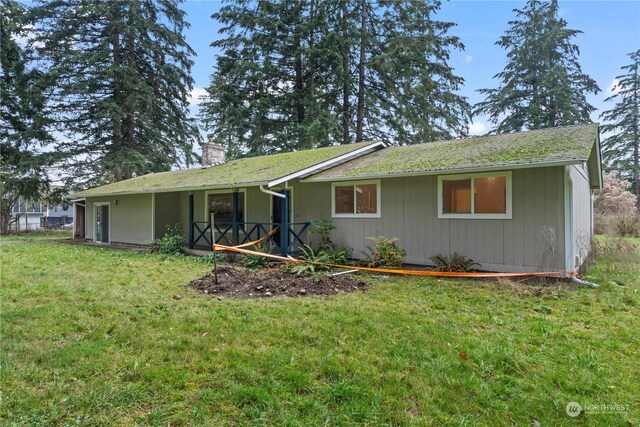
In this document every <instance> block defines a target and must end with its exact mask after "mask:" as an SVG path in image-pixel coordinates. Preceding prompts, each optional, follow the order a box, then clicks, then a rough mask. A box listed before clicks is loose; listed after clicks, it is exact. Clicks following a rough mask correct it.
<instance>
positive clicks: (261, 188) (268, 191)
mask: <svg viewBox="0 0 640 427" xmlns="http://www.w3.org/2000/svg"><path fill="white" fill-rule="evenodd" d="M260 191H262V192H263V193H265V194H271V195H272V196H276V197H280V198H281V199H284V198H285V197H287V196H285V195H284V194H282V193H278V192H276V191H271V190H267V189H266V188H264V185H261V186H260Z"/></svg>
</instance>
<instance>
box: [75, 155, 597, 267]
mask: <svg viewBox="0 0 640 427" xmlns="http://www.w3.org/2000/svg"><path fill="white" fill-rule="evenodd" d="M437 181H438V180H437V176H412V177H395V178H384V179H382V180H381V198H382V203H381V205H382V208H381V210H382V212H381V217H380V218H332V217H331V183H329V182H319V183H301V182H299V181H293V182H291V183H290V187H291V188H292V189H293V211H294V216H293V219H292V221H293V222H304V221H311V220H320V219H331V220H333V221H334V223H335V224H336V226H337V227H338V229H337V230H336V231H335V232H334V233H333V240H334V242H335V243H336V244H338V245H344V246H349V247H351V248H352V249H353V251H352V256H353V257H354V258H362V256H363V254H362V252H363V251H365V250H366V248H367V246H370V245H371V244H372V242H371V241H370V240H368V239H367V238H368V237H374V236H385V237H398V238H399V239H400V245H401V246H402V247H403V248H404V249H405V250H406V251H407V257H406V262H408V263H413V264H428V263H429V261H428V257H430V256H432V255H434V254H437V253H445V254H449V253H453V252H458V253H460V254H463V255H467V256H469V257H471V258H473V259H474V260H476V261H477V262H479V263H481V264H482V268H483V269H487V270H502V271H536V270H547V269H553V270H556V269H558V270H562V269H564V265H565V260H564V258H565V255H564V252H565V251H564V238H565V235H564V227H565V219H564V181H565V168H564V167H546V168H535V169H516V170H513V171H512V184H513V218H512V219H490V220H489V219H439V218H438V212H437V205H438V203H437ZM230 191H231V190H230ZM245 191H246V192H247V198H246V209H247V222H250V223H253V222H260V223H269V222H271V210H270V207H271V201H270V199H271V196H270V195H267V194H264V193H262V192H261V191H260V189H259V188H258V187H246V188H245ZM205 194H206V193H205V191H194V192H193V195H194V219H195V220H196V221H206V220H207V218H206V214H205V206H206V201H205ZM584 198H585V196H583V195H580V196H578V195H577V194H576V200H574V201H573V202H574V203H576V204H579V206H580V207H579V209H586V207H587V206H588V207H589V208H590V203H589V200H584ZM110 199H111V198H108V199H107V200H110ZM118 199H119V205H118V206H117V207H116V208H115V209H112V213H113V214H112V215H113V216H112V221H113V222H112V240H113V241H119V242H123V243H140V244H144V243H148V242H149V241H150V240H151V215H150V212H151V195H150V194H141V195H132V196H119V197H118ZM96 200H100V199H89V200H88V201H87V206H88V209H87V212H89V213H91V214H93V209H92V204H91V202H92V201H96ZM188 200H189V192H181V193H156V195H155V221H154V231H155V234H156V237H161V236H162V233H163V232H164V227H165V226H166V225H167V224H172V223H175V222H178V221H181V222H182V224H183V233H184V235H185V238H186V237H187V236H188V230H189V224H188ZM575 223H576V224H578V223H580V224H582V223H583V221H582V219H580V220H579V221H575ZM87 224H88V225H90V226H88V227H87V237H88V238H92V237H90V236H91V234H92V233H93V220H92V221H87ZM580 227H582V226H580ZM581 229H582V228H581ZM312 238H313V239H317V236H312Z"/></svg>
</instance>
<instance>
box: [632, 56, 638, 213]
mask: <svg viewBox="0 0 640 427" xmlns="http://www.w3.org/2000/svg"><path fill="white" fill-rule="evenodd" d="M634 81H635V82H636V87H635V88H634V91H633V98H634V102H633V105H634V117H633V118H634V120H633V175H632V176H633V182H632V191H633V194H635V195H636V196H637V199H636V206H637V207H638V209H640V129H638V127H639V126H640V111H639V110H640V99H638V91H639V90H640V88H638V87H637V82H638V68H637V67H636V78H635V80H634Z"/></svg>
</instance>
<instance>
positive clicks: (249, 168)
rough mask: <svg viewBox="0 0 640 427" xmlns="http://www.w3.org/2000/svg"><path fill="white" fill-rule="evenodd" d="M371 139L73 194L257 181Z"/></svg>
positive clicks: (328, 157)
mask: <svg viewBox="0 0 640 427" xmlns="http://www.w3.org/2000/svg"><path fill="white" fill-rule="evenodd" d="M367 145H371V143H370V142H363V143H359V144H350V145H339V146H333V147H325V148H317V149H313V150H302V151H296V152H291V153H281V154H274V155H271V156H260V157H248V158H243V159H237V160H230V161H228V162H227V163H223V164H220V165H216V166H209V167H205V168H198V169H185V170H179V171H171V172H159V173H152V174H148V175H143V176H139V177H136V178H131V179H127V180H124V181H119V182H115V183H113V184H108V185H103V186H100V187H95V188H91V189H89V190H85V191H81V192H78V193H76V194H74V195H73V197H74V198H84V197H95V196H103V195H104V196H106V195H115V194H135V193H151V192H156V191H158V192H159V191H180V190H186V189H189V190H191V189H197V188H211V187H235V186H240V185H259V184H266V183H268V182H269V181H273V180H276V179H278V178H282V177H285V176H287V175H291V174H294V173H296V172H297V171H300V170H303V169H305V168H308V167H312V166H315V165H318V164H320V163H323V162H326V161H328V160H331V159H334V158H336V157H339V156H342V155H346V154H349V153H351V152H353V151H355V150H358V149H360V148H365V147H366V146H367Z"/></svg>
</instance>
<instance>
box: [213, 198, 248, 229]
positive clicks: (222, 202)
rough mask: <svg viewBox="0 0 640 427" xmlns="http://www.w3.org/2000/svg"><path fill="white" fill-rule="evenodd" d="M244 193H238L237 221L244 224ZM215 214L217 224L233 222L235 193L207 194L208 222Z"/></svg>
mask: <svg viewBox="0 0 640 427" xmlns="http://www.w3.org/2000/svg"><path fill="white" fill-rule="evenodd" d="M244 203H245V200H244V191H240V192H238V212H236V221H237V222H244ZM211 214H214V215H215V217H214V220H215V222H216V223H229V224H230V223H232V222H233V193H207V219H206V220H207V221H209V219H210V218H211Z"/></svg>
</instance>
